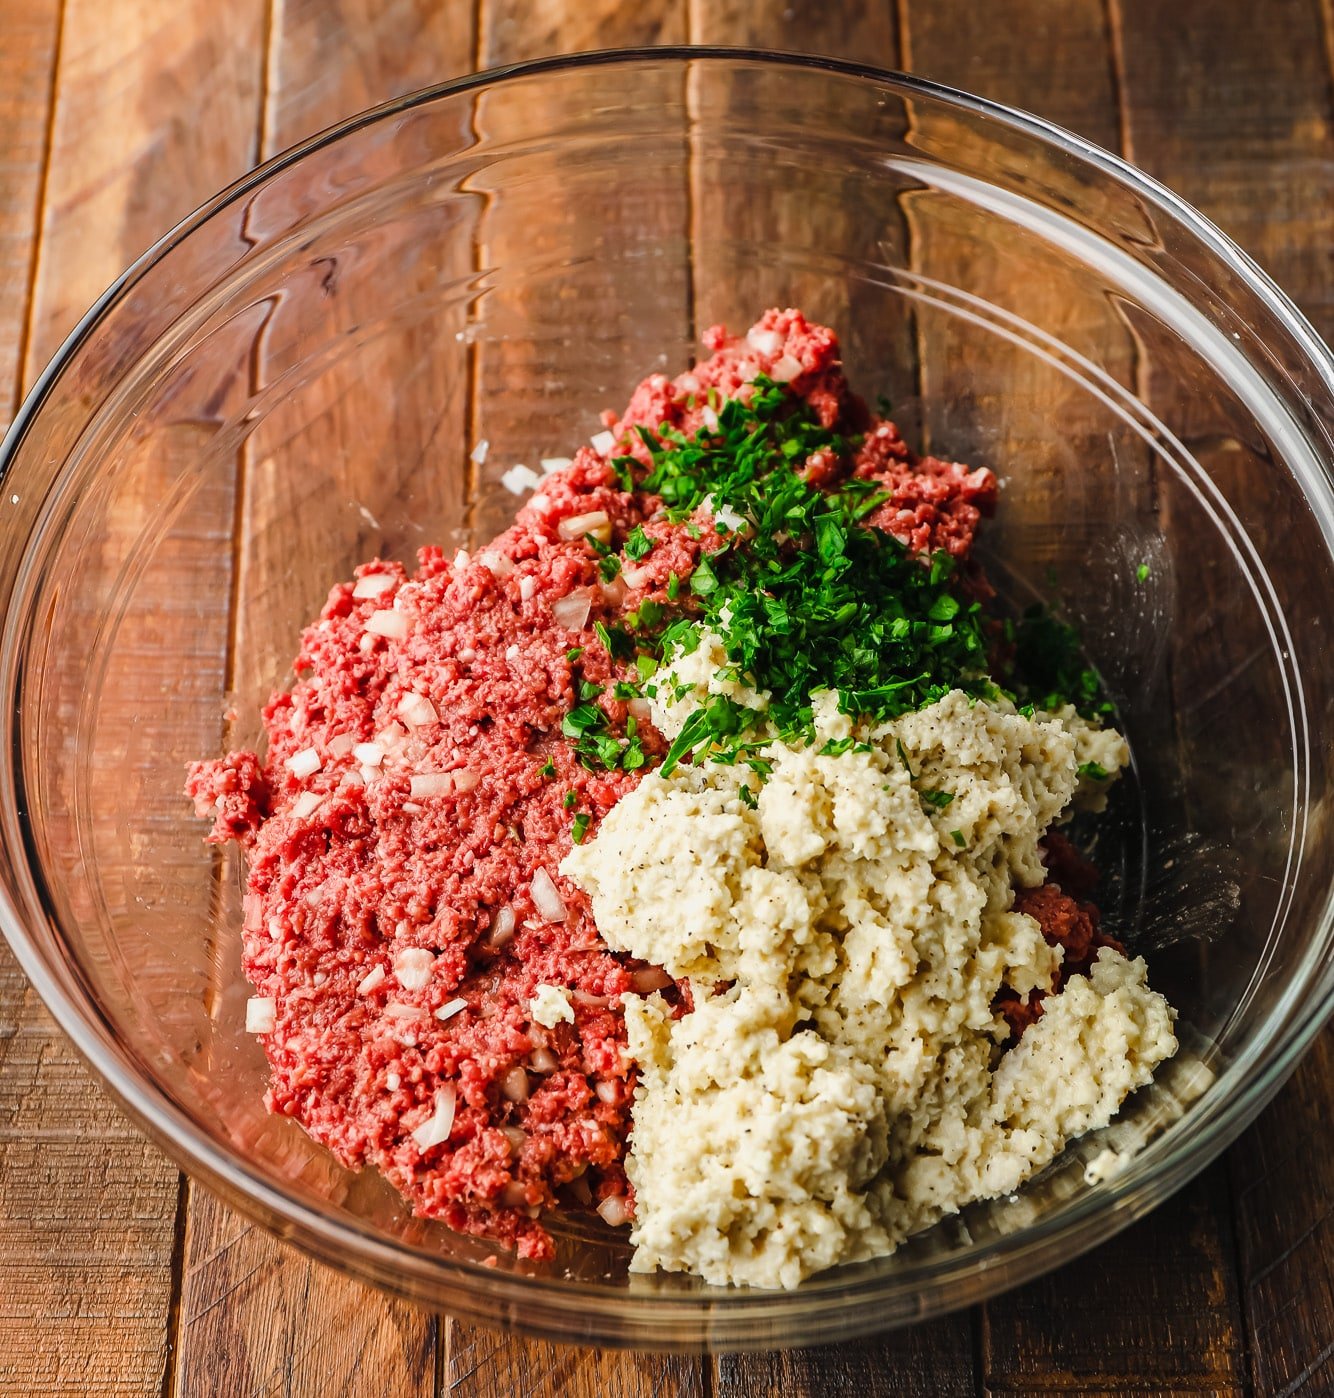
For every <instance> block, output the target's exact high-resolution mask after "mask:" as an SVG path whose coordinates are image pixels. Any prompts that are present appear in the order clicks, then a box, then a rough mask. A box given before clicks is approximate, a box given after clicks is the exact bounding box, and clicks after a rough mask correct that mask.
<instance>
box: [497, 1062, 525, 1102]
mask: <svg viewBox="0 0 1334 1398" xmlns="http://www.w3.org/2000/svg"><path fill="white" fill-rule="evenodd" d="M500 1091H501V1093H502V1094H503V1095H504V1097H505V1098H506V1099H507V1100H508V1101H510V1102H526V1101H527V1100H528V1071H527V1069H525V1068H519V1067H517V1066H516V1067H514V1068H511V1069H510V1070H509V1072H508V1073H506V1074H505V1076H504V1077H503V1078H501V1080H500Z"/></svg>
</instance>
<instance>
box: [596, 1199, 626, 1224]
mask: <svg viewBox="0 0 1334 1398" xmlns="http://www.w3.org/2000/svg"><path fill="white" fill-rule="evenodd" d="M598 1213H599V1214H600V1215H601V1217H602V1221H603V1223H605V1224H607V1225H608V1226H609V1227H611V1228H619V1227H620V1226H621V1225H622V1224H623V1223H629V1222H630V1208H629V1205H628V1204H627V1203H626V1202H625V1195H623V1194H608V1195H607V1197H606V1198H605V1199H604V1200H603V1201H602V1202H601V1203H600V1204H599V1205H598Z"/></svg>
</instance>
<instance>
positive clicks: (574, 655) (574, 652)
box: [565, 646, 584, 665]
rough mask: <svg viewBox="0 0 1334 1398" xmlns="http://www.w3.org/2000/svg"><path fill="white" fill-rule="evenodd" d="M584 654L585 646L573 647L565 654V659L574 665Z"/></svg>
mask: <svg viewBox="0 0 1334 1398" xmlns="http://www.w3.org/2000/svg"><path fill="white" fill-rule="evenodd" d="M583 653H584V648H583V646H571V647H570V649H569V650H567V651H566V652H565V659H566V660H567V661H568V662H569V663H570V664H571V665H573V664H574V662H575V661H576V660H578V659H579V657H580V656H581V655H582V654H583Z"/></svg>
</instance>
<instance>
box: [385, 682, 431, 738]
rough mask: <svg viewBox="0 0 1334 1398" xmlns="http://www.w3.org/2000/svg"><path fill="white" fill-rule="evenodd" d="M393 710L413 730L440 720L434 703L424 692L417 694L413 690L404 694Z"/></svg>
mask: <svg viewBox="0 0 1334 1398" xmlns="http://www.w3.org/2000/svg"><path fill="white" fill-rule="evenodd" d="M394 712H395V713H397V714H398V716H399V718H401V719H402V720H403V722H404V723H405V724H406V725H407V726H408V728H409V729H410V730H412V731H414V732H415V731H416V730H417V729H418V728H425V727H426V725H427V724H428V723H438V722H439V721H440V715H439V714H437V713H436V711H435V705H434V704H432V703H431V701H430V700H429V699H428V698H427V697H426V696H425V695H424V694H418V693H417V692H416V691H415V690H413V691H410V692H409V693H407V694H405V695H404V696H403V697H402V698H401V699H400V700H399V701H398V708H397V709H396V710H395V711H394Z"/></svg>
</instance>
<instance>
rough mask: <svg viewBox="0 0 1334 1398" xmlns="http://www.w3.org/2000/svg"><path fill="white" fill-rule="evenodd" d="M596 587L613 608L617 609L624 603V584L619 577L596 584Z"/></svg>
mask: <svg viewBox="0 0 1334 1398" xmlns="http://www.w3.org/2000/svg"><path fill="white" fill-rule="evenodd" d="M598 587H599V588H601V590H602V595H603V597H605V598H606V599H607V601H608V602H609V603H610V604H611V605H612V606H613V607H619V606H620V605H621V603H622V602H624V601H625V583H624V581H623V580H622V579H621V578H620V577H619V576H617V577H614V578H612V580H611V581H610V582H600V583H598Z"/></svg>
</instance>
